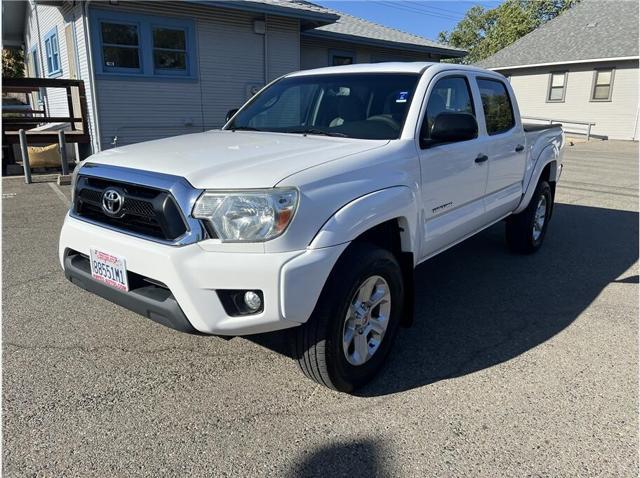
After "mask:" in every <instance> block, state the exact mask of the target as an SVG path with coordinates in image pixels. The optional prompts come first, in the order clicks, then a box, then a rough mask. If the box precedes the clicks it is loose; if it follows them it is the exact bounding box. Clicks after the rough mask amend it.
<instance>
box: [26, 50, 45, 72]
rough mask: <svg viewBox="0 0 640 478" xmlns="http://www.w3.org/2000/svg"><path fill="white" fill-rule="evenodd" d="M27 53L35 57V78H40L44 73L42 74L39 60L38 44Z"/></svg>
mask: <svg viewBox="0 0 640 478" xmlns="http://www.w3.org/2000/svg"><path fill="white" fill-rule="evenodd" d="M27 53H28V54H29V55H31V56H32V57H33V68H34V69H35V70H36V71H34V73H35V77H34V78H40V75H41V74H42V73H41V72H40V59H39V58H38V44H37V43H36V44H35V45H33V46H32V47H31V48H29V51H28V52H27ZM27 61H28V60H27Z"/></svg>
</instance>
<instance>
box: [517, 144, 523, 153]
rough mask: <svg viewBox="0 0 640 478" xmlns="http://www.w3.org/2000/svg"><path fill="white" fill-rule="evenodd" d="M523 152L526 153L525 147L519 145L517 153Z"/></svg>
mask: <svg viewBox="0 0 640 478" xmlns="http://www.w3.org/2000/svg"><path fill="white" fill-rule="evenodd" d="M521 151H524V146H523V145H521V144H519V145H518V146H516V153H519V152H521Z"/></svg>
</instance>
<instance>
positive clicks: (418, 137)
mask: <svg viewBox="0 0 640 478" xmlns="http://www.w3.org/2000/svg"><path fill="white" fill-rule="evenodd" d="M451 78H461V79H462V80H464V81H465V83H466V85H467V92H468V93H469V99H470V100H471V109H472V115H473V117H474V119H475V120H476V123H477V124H478V132H477V134H476V137H475V138H473V139H469V140H465V141H453V142H449V143H436V144H432V145H423V144H422V128H423V126H424V122H425V121H426V120H427V106H428V105H429V100H430V99H431V95H432V94H433V90H435V88H436V86H438V83H439V82H440V81H441V80H446V79H451ZM432 81H433V80H432ZM427 93H428V94H426V95H425V97H424V101H423V111H422V118H421V119H420V122H419V123H418V130H417V132H416V135H415V136H416V140H417V142H418V148H420V150H421V151H424V150H427V149H432V148H438V147H440V146H448V145H451V144H458V143H466V142H467V141H477V140H478V138H480V133H481V132H480V123H478V112H477V107H476V98H475V96H474V95H473V89H472V88H471V78H470V77H469V76H467V75H466V74H464V73H463V72H450V73H449V72H445V74H444V75H442V76H440V77H438V78H437V79H435V82H434V83H433V86H431V87H430V88H429V89H428V91H427Z"/></svg>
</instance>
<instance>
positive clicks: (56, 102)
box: [25, 2, 69, 116]
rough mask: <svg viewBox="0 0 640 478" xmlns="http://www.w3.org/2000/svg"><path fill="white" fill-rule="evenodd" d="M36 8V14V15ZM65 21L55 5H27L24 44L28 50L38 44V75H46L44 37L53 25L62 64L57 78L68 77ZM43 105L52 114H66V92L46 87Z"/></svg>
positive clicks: (67, 109) (45, 76) (67, 112)
mask: <svg viewBox="0 0 640 478" xmlns="http://www.w3.org/2000/svg"><path fill="white" fill-rule="evenodd" d="M36 9H37V15H36ZM66 23H67V21H66V20H65V18H64V17H63V15H62V13H61V11H60V10H59V9H58V8H57V7H50V6H44V5H37V6H36V5H35V4H31V3H30V2H29V5H28V6H27V24H26V28H25V45H26V47H27V50H30V49H31V48H32V47H33V46H34V45H35V44H37V45H38V62H39V64H40V76H41V77H43V78H47V77H48V74H47V73H48V72H47V57H46V53H45V49H44V37H45V35H47V33H49V32H50V31H51V29H53V28H54V27H56V28H57V30H58V46H59V52H60V64H61V66H62V76H59V77H58V78H68V77H69V76H68V75H69V66H68V61H67V43H66V39H65V35H64V27H65V25H66ZM45 105H46V107H47V111H48V112H49V114H50V115H52V116H68V114H69V108H68V106H67V93H66V91H65V90H64V89H59V88H47V89H46V98H45Z"/></svg>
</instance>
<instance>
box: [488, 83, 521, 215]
mask: <svg viewBox="0 0 640 478" xmlns="http://www.w3.org/2000/svg"><path fill="white" fill-rule="evenodd" d="M475 81H476V84H477V87H478V91H479V93H480V99H481V103H482V113H481V114H482V116H483V118H484V127H485V129H486V134H487V137H488V139H489V141H488V153H487V154H488V156H489V161H488V173H489V176H488V180H487V190H486V199H485V207H486V218H487V220H488V221H495V220H497V219H500V218H501V217H503V216H504V215H506V214H509V213H510V212H511V211H513V209H514V208H515V207H516V206H517V205H518V203H519V201H520V198H521V196H522V187H523V186H522V178H523V176H524V169H525V158H526V152H525V150H524V145H525V139H524V130H523V129H522V124H521V121H520V115H519V112H518V110H517V107H516V104H515V101H512V96H511V94H510V92H509V88H508V86H507V84H506V82H505V81H503V80H502V79H499V78H493V77H483V76H481V75H478V76H476V78H475Z"/></svg>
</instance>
